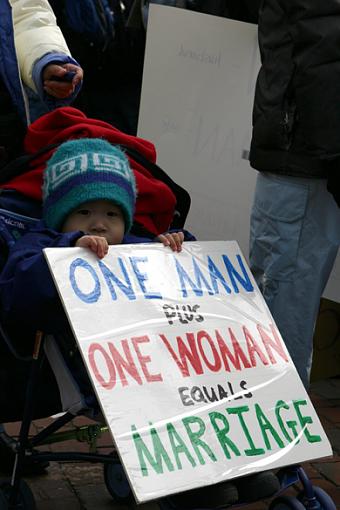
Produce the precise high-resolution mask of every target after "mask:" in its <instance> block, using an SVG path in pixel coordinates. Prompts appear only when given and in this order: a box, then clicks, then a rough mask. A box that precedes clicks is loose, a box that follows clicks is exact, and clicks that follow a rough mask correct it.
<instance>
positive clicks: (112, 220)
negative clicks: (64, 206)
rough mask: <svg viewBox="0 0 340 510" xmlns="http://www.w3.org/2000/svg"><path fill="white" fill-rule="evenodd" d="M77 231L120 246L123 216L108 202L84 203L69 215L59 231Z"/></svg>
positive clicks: (123, 228)
mask: <svg viewBox="0 0 340 510" xmlns="http://www.w3.org/2000/svg"><path fill="white" fill-rule="evenodd" d="M77 230H82V231H83V232H85V234H89V235H94V236H101V237H105V239H106V240H107V242H108V244H120V243H121V242H122V240H123V237H124V231H125V222H124V216H123V213H122V211H121V209H120V207H119V206H117V205H114V204H112V202H109V201H108V200H93V201H91V202H85V203H84V204H81V205H80V206H79V207H77V209H75V210H74V211H73V212H72V213H71V214H69V216H68V217H67V218H66V221H65V223H64V224H63V226H62V230H61V231H62V232H75V231H77Z"/></svg>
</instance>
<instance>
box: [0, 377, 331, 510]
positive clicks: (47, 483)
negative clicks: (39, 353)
mask: <svg viewBox="0 0 340 510" xmlns="http://www.w3.org/2000/svg"><path fill="white" fill-rule="evenodd" d="M311 398H312V401H313V403H314V406H315V408H316V409H317V412H318V415H319V417H320V419H321V422H322V424H323V426H324V428H325V430H326V432H327V435H328V437H329V439H330V441H331V444H332V447H333V452H334V455H333V457H331V458H327V459H318V460H315V461H312V462H310V463H306V464H304V468H305V469H306V472H307V474H308V476H309V477H310V478H311V480H312V481H313V483H314V484H315V485H318V486H319V487H322V488H323V489H324V490H325V491H326V492H327V493H328V494H329V495H330V496H331V497H332V498H333V499H334V502H335V504H336V507H337V508H338V509H340V378H336V379H328V380H326V381H321V382H318V383H314V384H313V385H312V388H311ZM84 422H86V420H85V419H84V418H77V419H76V420H74V422H72V423H71V424H70V425H68V427H69V428H72V427H73V426H79V425H81V424H83V423H84ZM45 424H46V420H37V421H35V422H34V424H33V426H32V429H33V430H34V431H37V430H40V429H41V428H42V427H43V426H44V425H45ZM6 428H7V431H8V432H9V433H11V434H16V433H17V431H18V424H10V425H9V426H7V427H6ZM47 448H51V447H47ZM53 448H55V449H56V450H58V451H66V450H71V449H72V450H77V451H88V448H87V445H86V444H85V443H78V442H76V441H75V442H74V443H73V444H72V441H71V442H70V441H69V442H67V443H59V444H58V445H57V446H53ZM98 449H99V450H100V451H101V452H108V451H110V450H111V449H112V446H111V440H110V436H109V434H108V433H105V434H103V436H102V437H101V438H100V439H99V441H98ZM26 481H27V482H28V483H29V485H30V487H31V489H32V491H33V493H34V496H35V499H36V503H37V509H38V510H60V509H62V510H113V509H114V508H115V509H116V510H127V507H124V506H118V505H115V504H113V502H112V499H111V497H110V495H109V493H108V492H107V489H106V487H105V484H104V479H103V468H102V466H101V465H98V464H87V463H56V462H54V463H51V464H50V467H49V468H48V471H47V474H45V475H41V476H35V477H27V478H26ZM297 490H298V487H290V488H289V490H288V491H286V492H285V494H291V495H295V494H296V491H297ZM268 504H269V502H268V501H267V502H266V501H261V502H258V503H255V504H252V505H248V506H246V507H243V508H245V509H247V510H267V509H268ZM138 508H139V510H157V509H158V506H157V505H156V503H147V504H145V505H140V506H139V507H138Z"/></svg>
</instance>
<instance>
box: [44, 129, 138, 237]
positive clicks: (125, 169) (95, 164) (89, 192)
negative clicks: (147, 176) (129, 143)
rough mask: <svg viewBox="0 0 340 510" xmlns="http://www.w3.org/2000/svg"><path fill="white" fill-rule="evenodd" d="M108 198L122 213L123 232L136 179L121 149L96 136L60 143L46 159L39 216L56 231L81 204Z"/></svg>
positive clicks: (127, 227)
mask: <svg viewBox="0 0 340 510" xmlns="http://www.w3.org/2000/svg"><path fill="white" fill-rule="evenodd" d="M93 200H109V201H111V202H113V203H115V204H116V205H118V206H119V207H120V208H121V209H122V212H123V215H124V220H125V231H126V232H128V231H129V230H130V228H131V225H132V220H133V214H134V209H135V202H136V182H135V177H134V174H133V171H132V170H131V168H130V165H129V161H128V159H127V157H126V156H125V154H124V152H123V151H122V150H121V149H119V148H118V147H117V146H113V145H111V144H110V143H109V142H107V141H106V140H102V139H100V138H81V139H79V140H71V141H68V142H65V143H63V144H62V145H60V147H58V149H57V150H56V151H55V152H54V154H53V155H52V157H51V158H50V159H49V161H48V162H47V166H46V169H45V172H44V182H43V218H44V221H45V223H46V226H47V227H49V228H51V229H54V230H60V229H61V227H62V225H63V223H64V222H65V220H66V218H67V216H68V215H69V214H70V213H71V212H72V211H74V209H76V208H77V207H79V206H80V205H81V204H83V203H85V202H89V201H93Z"/></svg>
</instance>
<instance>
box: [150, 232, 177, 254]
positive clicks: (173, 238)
mask: <svg viewBox="0 0 340 510" xmlns="http://www.w3.org/2000/svg"><path fill="white" fill-rule="evenodd" d="M156 239H157V240H158V241H159V242H160V243H163V244H164V246H170V248H171V249H172V251H178V252H180V251H182V243H183V241H184V234H183V232H167V233H165V234H160V235H159V236H157V238H156Z"/></svg>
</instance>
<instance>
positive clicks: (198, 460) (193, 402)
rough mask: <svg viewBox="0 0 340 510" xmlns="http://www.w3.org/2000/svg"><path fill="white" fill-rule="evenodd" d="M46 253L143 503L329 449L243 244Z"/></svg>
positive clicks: (113, 432)
mask: <svg viewBox="0 0 340 510" xmlns="http://www.w3.org/2000/svg"><path fill="white" fill-rule="evenodd" d="M45 254H46V257H47V260H48V264H49V267H50V269H51V271H52V274H53V277H54V279H55V282H56V284H57V287H58V290H59V292H60V295H61V298H62V301H63V303H64V306H65V309H66V312H67V314H68V317H69V319H70V323H71V325H72V328H73V331H74V334H75V337H76V339H77V342H78V344H79V348H80V351H81V352H82V355H83V358H84V361H85V364H86V366H87V369H88V372H89V375H90V377H91V380H92V384H93V387H94V389H95V392H96V394H97V397H98V399H99V401H100V403H101V406H102V410H103V413H104V416H105V418H106V420H107V424H108V426H109V428H110V430H111V433H112V437H113V439H114V441H115V443H116V446H117V448H118V452H119V454H120V456H121V459H122V461H123V464H124V466H125V469H126V472H127V475H128V478H129V480H130V483H131V486H132V489H133V491H134V494H135V496H136V499H137V501H139V502H143V501H147V500H150V499H155V498H159V497H162V496H165V495H167V494H172V493H175V492H179V491H184V490H188V489H191V488H195V487H200V486H202V485H207V484H214V483H217V482H219V481H222V480H226V479H229V478H234V477H238V476H243V475H246V474H248V473H252V472H255V471H261V470H265V469H271V468H274V467H278V466H284V465H289V464H294V463H297V462H302V461H305V460H308V459H312V458H316V457H323V456H327V455H331V448H330V445H329V442H328V440H327V437H326V435H325V433H324V431H323V429H322V427H321V424H320V422H319V419H318V417H317V415H316V413H315V410H314V408H313V406H312V404H311V402H310V401H309V398H308V396H307V394H306V391H305V389H304V387H303V385H302V383H301V381H300V379H299V377H298V375H297V373H296V370H295V368H294V366H293V364H292V362H291V360H290V358H289V355H288V353H287V350H286V348H285V346H284V344H283V341H282V339H281V337H280V335H279V332H278V330H277V329H276V327H275V325H274V324H273V319H272V317H271V315H270V313H269V311H268V308H267V306H266V304H265V302H264V300H263V298H262V296H261V294H260V292H259V290H258V289H257V288H256V286H255V282H254V280H253V278H252V276H251V274H250V271H249V269H248V268H247V266H246V263H245V260H244V258H243V257H242V255H241V253H240V250H239V247H238V245H237V243H235V242H214V241H210V242H209V241H208V242H203V243H185V244H184V249H183V252H181V253H179V254H174V253H173V252H171V250H170V249H168V248H164V247H163V246H162V245H160V244H159V245H158V244H153V245H150V244H149V245H143V244H141V245H126V246H111V247H110V250H109V254H108V255H107V256H106V257H105V258H104V259H103V260H99V259H98V258H97V257H96V256H95V255H93V254H91V253H90V252H89V251H88V250H82V249H80V248H56V249H52V248H50V249H47V250H45Z"/></svg>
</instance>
